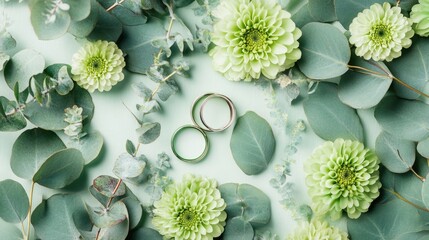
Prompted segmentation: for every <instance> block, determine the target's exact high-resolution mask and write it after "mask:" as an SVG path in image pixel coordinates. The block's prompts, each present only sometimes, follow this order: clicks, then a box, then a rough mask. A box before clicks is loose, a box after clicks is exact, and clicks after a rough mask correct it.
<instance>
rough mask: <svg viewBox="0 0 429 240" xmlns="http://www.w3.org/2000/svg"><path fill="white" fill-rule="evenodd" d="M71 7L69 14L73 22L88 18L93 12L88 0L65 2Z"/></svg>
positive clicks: (69, 0) (68, 0)
mask: <svg viewBox="0 0 429 240" xmlns="http://www.w3.org/2000/svg"><path fill="white" fill-rule="evenodd" d="M63 2H64V3H67V4H69V5H70V9H69V11H68V13H69V14H70V17H71V19H72V20H73V21H81V20H83V19H85V18H87V17H88V16H89V14H90V12H91V3H90V1H88V0H63Z"/></svg>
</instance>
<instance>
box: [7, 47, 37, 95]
mask: <svg viewBox="0 0 429 240" xmlns="http://www.w3.org/2000/svg"><path fill="white" fill-rule="evenodd" d="M44 68H45V59H44V58H43V56H42V55H41V54H40V53H38V52H36V51H34V50H32V49H24V50H22V51H20V52H18V53H17V54H15V55H14V56H13V57H12V59H11V60H10V61H9V62H8V63H7V64H6V67H5V69H4V78H5V80H6V83H7V85H8V86H9V87H10V89H13V87H14V86H15V84H16V83H19V86H20V88H19V91H20V92H21V91H23V90H24V89H26V88H27V87H28V82H29V80H30V78H31V76H33V75H36V74H38V73H41V72H43V69H44Z"/></svg>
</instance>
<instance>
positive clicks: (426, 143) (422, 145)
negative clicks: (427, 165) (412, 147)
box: [417, 138, 429, 158]
mask: <svg viewBox="0 0 429 240" xmlns="http://www.w3.org/2000/svg"><path fill="white" fill-rule="evenodd" d="M417 152H419V153H420V155H422V156H423V157H425V158H429V138H427V139H425V140H422V141H420V142H419V143H418V144H417Z"/></svg>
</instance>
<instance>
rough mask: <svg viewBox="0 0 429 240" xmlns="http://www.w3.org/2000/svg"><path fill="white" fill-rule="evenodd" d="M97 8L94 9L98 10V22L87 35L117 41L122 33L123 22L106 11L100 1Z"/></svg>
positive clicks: (93, 38) (90, 37) (95, 38)
mask: <svg viewBox="0 0 429 240" xmlns="http://www.w3.org/2000/svg"><path fill="white" fill-rule="evenodd" d="M96 6H97V7H96V8H95V9H93V10H92V11H97V10H98V18H97V23H96V24H95V28H94V30H93V31H92V32H91V33H90V34H89V35H88V36H87V38H88V39H90V40H106V41H110V42H116V41H117V40H118V39H119V37H120V36H121V34H122V24H121V22H119V20H118V19H117V18H116V17H115V16H113V15H112V14H110V13H108V12H106V9H104V8H103V7H102V6H101V5H100V4H99V3H98V2H97V3H96Z"/></svg>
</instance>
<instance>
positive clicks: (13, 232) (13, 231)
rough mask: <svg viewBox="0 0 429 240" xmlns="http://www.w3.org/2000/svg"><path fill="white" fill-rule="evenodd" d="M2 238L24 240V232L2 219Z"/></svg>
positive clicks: (0, 224) (0, 229) (0, 230)
mask: <svg viewBox="0 0 429 240" xmlns="http://www.w3.org/2000/svg"><path fill="white" fill-rule="evenodd" d="M0 232H1V234H2V235H1V237H2V238H3V239H7V240H22V239H23V238H22V232H21V230H19V229H18V228H17V227H16V226H15V225H14V224H9V223H6V222H4V221H1V219H0Z"/></svg>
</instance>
